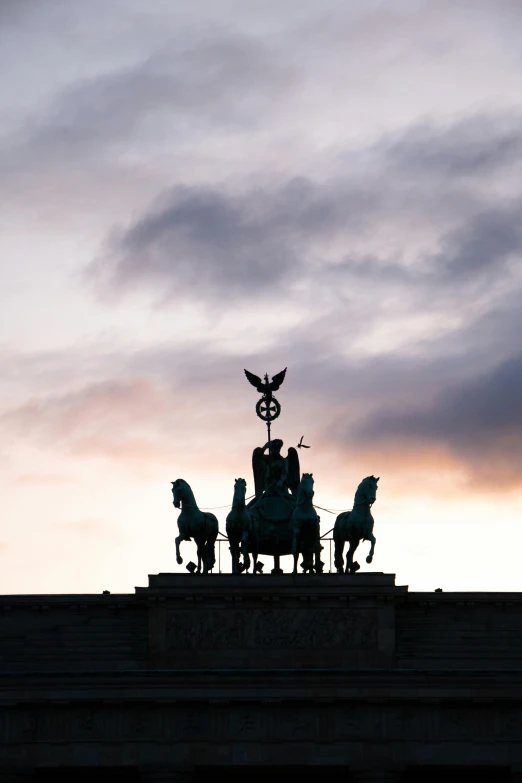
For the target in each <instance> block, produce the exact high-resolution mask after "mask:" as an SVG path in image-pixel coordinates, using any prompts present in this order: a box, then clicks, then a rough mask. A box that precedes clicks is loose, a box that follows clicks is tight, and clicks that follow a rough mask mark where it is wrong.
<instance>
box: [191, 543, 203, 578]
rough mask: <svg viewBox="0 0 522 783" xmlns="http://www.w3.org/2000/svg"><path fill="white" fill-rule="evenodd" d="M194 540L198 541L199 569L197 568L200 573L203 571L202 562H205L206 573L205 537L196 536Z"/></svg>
mask: <svg viewBox="0 0 522 783" xmlns="http://www.w3.org/2000/svg"><path fill="white" fill-rule="evenodd" d="M194 541H195V542H196V547H197V553H198V570H197V573H198V574H200V573H201V563H202V562H203V573H205V563H204V555H205V552H204V543H205V539H204V538H203V539H201V538H197V539H196V538H194Z"/></svg>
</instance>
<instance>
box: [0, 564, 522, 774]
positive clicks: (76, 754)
mask: <svg viewBox="0 0 522 783" xmlns="http://www.w3.org/2000/svg"><path fill="white" fill-rule="evenodd" d="M0 622H1V644H0V657H1V662H0V669H1V695H0V783H1V781H7V780H9V781H11V780H16V781H19V782H20V783H22V781H24V780H27V781H30V780H33V781H53V782H56V781H58V782H60V781H68V783H69V782H70V781H80V782H82V783H83V781H91V780H102V781H129V782H130V781H151V782H152V781H158V782H159V781H164V782H166V781H173V782H174V781H175V782H176V783H177V782H178V781H184V782H185V783H196V781H198V782H199V781H201V782H203V781H211V780H225V779H228V780H230V781H239V780H240V779H242V780H248V781H252V782H253V783H255V782H256V781H261V780H263V781H269V783H276V782H277V781H279V780H283V779H285V780H287V779H288V777H289V776H290V777H292V776H299V777H301V778H304V779H305V780H308V779H310V780H311V779H315V780H319V781H321V783H323V782H324V783H327V781H343V782H344V783H355V782H356V781H374V782H375V783H377V782H382V783H383V782H384V781H387V782H389V781H397V783H398V782H399V781H404V782H405V783H413V782H414V781H419V782H421V781H422V783H435V781H443V783H456V782H457V781H459V783H462V781H470V783H471V781H474V783H483V782H485V781H498V783H502V781H513V782H514V781H522V702H521V694H522V691H521V687H520V686H521V674H522V666H521V657H522V595H521V594H518V593H445V592H433V593H411V592H409V591H408V589H407V587H398V586H396V585H395V579H394V577H393V576H392V575H387V574H378V573H374V574H364V573H362V574H357V575H347V576H345V575H336V574H324V575H316V576H302V575H299V576H297V577H292V576H291V575H282V576H276V575H270V574H269V575H259V576H228V575H220V574H216V575H209V576H191V575H180V574H159V575H158V576H151V577H150V579H149V586H148V587H145V588H137V589H136V593H135V594H134V595H110V594H102V595H38V596H35V595H31V596H28V595H23V596H19V595H17V596H3V597H1V598H0Z"/></svg>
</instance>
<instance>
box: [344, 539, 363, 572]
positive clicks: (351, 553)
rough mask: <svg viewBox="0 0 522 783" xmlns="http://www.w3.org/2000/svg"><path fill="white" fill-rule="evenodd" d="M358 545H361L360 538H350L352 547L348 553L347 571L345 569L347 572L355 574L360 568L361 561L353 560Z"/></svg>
mask: <svg viewBox="0 0 522 783" xmlns="http://www.w3.org/2000/svg"><path fill="white" fill-rule="evenodd" d="M358 546H359V539H358V538H352V539H351V540H350V548H349V549H348V554H347V555H346V571H345V573H346V574H355V572H356V571H358V570H359V568H360V566H359V563H354V562H353V556H354V553H355V550H356V549H357V547H358Z"/></svg>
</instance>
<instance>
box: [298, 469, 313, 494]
mask: <svg viewBox="0 0 522 783" xmlns="http://www.w3.org/2000/svg"><path fill="white" fill-rule="evenodd" d="M299 493H300V494H301V498H302V500H312V498H313V496H314V477H313V474H312V473H303V475H302V477H301V482H300V484H299Z"/></svg>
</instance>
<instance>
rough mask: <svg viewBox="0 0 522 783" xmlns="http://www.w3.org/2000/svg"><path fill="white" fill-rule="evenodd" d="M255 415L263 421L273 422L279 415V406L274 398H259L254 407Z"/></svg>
mask: <svg viewBox="0 0 522 783" xmlns="http://www.w3.org/2000/svg"><path fill="white" fill-rule="evenodd" d="M256 413H257V415H258V416H259V418H260V419H263V421H273V420H274V419H277V417H278V416H279V414H280V413H281V406H280V404H279V402H278V401H277V400H276V398H275V397H270V398H269V397H261V399H260V400H259V401H258V403H257V405H256Z"/></svg>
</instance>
